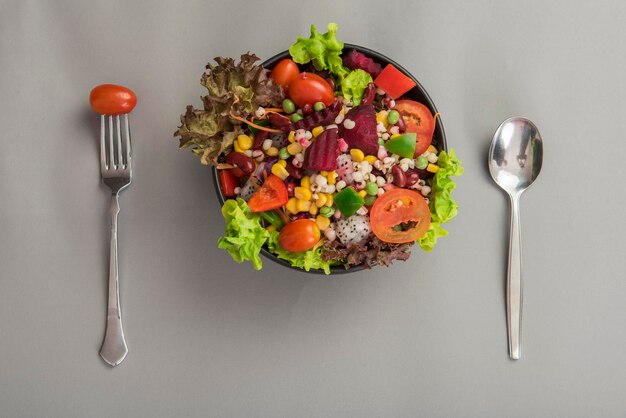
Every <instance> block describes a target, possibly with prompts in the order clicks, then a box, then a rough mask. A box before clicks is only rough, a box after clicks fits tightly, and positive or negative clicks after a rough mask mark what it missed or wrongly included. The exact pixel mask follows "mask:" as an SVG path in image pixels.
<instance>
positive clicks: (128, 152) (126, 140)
mask: <svg viewBox="0 0 626 418" xmlns="http://www.w3.org/2000/svg"><path fill="white" fill-rule="evenodd" d="M124 128H125V129H124V131H125V134H126V135H124V136H125V138H124V146H125V148H126V168H128V169H130V168H131V162H132V158H131V155H132V153H131V149H130V125H129V122H128V113H126V114H125V115H124Z"/></svg>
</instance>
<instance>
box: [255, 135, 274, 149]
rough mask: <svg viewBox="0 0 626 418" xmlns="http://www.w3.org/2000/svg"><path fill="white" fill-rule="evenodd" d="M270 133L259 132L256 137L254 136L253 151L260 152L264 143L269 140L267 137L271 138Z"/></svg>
mask: <svg viewBox="0 0 626 418" xmlns="http://www.w3.org/2000/svg"><path fill="white" fill-rule="evenodd" d="M269 134H270V133H269V132H267V131H258V132H257V133H256V134H255V135H254V142H253V143H252V149H254V150H260V149H261V147H262V146H263V141H265V140H266V139H267V137H268V136H269Z"/></svg>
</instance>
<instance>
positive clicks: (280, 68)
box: [270, 58, 300, 89]
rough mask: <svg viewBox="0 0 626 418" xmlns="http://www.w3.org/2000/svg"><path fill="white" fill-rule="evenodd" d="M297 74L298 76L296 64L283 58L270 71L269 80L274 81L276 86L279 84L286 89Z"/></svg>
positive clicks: (298, 70)
mask: <svg viewBox="0 0 626 418" xmlns="http://www.w3.org/2000/svg"><path fill="white" fill-rule="evenodd" d="M298 74H300V69H299V68H298V64H296V63H295V62H293V60H291V59H289V58H285V59H284V60H282V61H280V62H279V63H278V64H276V66H275V67H274V68H273V69H272V71H271V72H270V78H271V79H272V80H274V81H275V82H276V84H280V85H281V86H283V87H284V88H285V89H287V88H288V87H289V85H290V84H291V82H292V81H293V80H295V79H296V77H298Z"/></svg>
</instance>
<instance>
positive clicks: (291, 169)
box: [285, 161, 304, 180]
mask: <svg viewBox="0 0 626 418" xmlns="http://www.w3.org/2000/svg"><path fill="white" fill-rule="evenodd" d="M285 168H286V169H287V172H288V173H289V175H290V176H291V177H293V178H294V179H296V180H300V179H301V178H302V176H303V173H304V172H303V171H302V169H301V168H298V167H296V166H294V165H293V163H292V162H291V161H288V162H287V166H286V167H285Z"/></svg>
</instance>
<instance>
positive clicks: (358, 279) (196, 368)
mask: <svg viewBox="0 0 626 418" xmlns="http://www.w3.org/2000/svg"><path fill="white" fill-rule="evenodd" d="M625 14H626V3H624V2H623V1H617V0H616V1H603V2H591V1H588V2H582V1H581V2H570V1H550V2H546V1H502V2H496V1H490V0H481V1H472V2H461V1H456V2H453V1H431V2H426V1H419V2H408V1H385V2H375V1H369V2H332V1H316V2H311V1H308V2H296V1H268V2H258V3H253V2H249V3H247V2H244V1H231V2H223V1H208V2H207V1H196V2H158V3H157V2H149V1H145V2H139V1H107V2H81V1H75V2H69V1H60V2H54V3H53V2H46V1H20V2H18V1H7V0H5V1H2V2H0V96H1V99H0V126H1V127H2V133H1V134H0V136H1V137H2V140H1V141H0V192H1V194H0V196H1V197H0V271H1V273H0V275H1V276H0V277H1V281H0V416H3V417H44V416H45V417H109V416H120V417H173V416H177V417H196V416H197V417H200V416H202V417H206V416H210V417H416V416H424V417H611V416H615V417H617V416H624V414H626V397H625V396H624V392H625V389H626V362H625V361H624V359H623V352H624V346H625V345H626V327H625V326H624V322H625V320H626V307H625V306H624V301H625V300H626V280H625V273H626V272H625V268H624V256H623V245H622V243H623V237H624V233H625V232H626V231H625V228H624V226H625V225H626V223H625V222H624V218H623V216H624V215H623V213H624V210H623V208H624V206H626V197H625V195H624V193H623V192H622V190H623V186H622V185H621V184H620V179H621V178H622V177H623V174H624V169H623V167H624V155H625V154H626V141H625V140H624V131H625V129H624V128H625V124H624V120H625V117H624V112H625V111H626V71H625V67H626V55H625V54H624V44H625V43H626V30H625V29H624V25H623V22H624V20H623V19H624V16H625ZM329 21H336V22H338V23H339V37H340V39H341V40H343V41H346V42H350V43H354V44H359V45H364V46H368V47H370V48H372V49H375V50H378V51H380V52H382V53H383V54H385V55H388V56H390V57H393V58H394V59H396V60H397V61H399V62H401V63H402V64H403V65H404V66H405V67H406V68H408V69H409V70H410V71H411V72H413V73H414V74H415V75H416V76H417V77H418V78H419V79H420V80H421V81H422V83H423V85H424V86H425V87H426V89H427V90H428V91H429V93H430V94H431V96H432V97H433V99H434V100H435V102H436V104H437V106H438V108H439V110H440V111H441V113H442V117H443V121H444V125H445V129H446V131H447V134H448V141H449V144H450V146H452V147H454V148H455V149H456V150H457V153H458V155H459V156H460V157H461V159H462V160H463V162H464V165H465V168H466V172H465V174H464V175H463V176H462V177H461V178H460V179H459V181H458V188H457V190H456V191H455V192H454V196H456V198H457V199H458V201H459V203H460V206H461V210H460V214H459V216H458V218H456V219H455V220H454V221H453V222H452V223H451V224H450V225H449V230H450V235H449V237H447V238H445V239H443V240H441V242H440V243H439V244H438V246H437V248H436V250H435V251H434V252H432V253H428V254H426V253H421V252H419V251H417V252H416V253H415V254H414V255H413V257H412V258H411V259H410V260H409V261H407V262H406V263H397V264H395V265H393V266H392V267H391V268H389V269H387V270H383V269H376V270H373V271H365V272H362V273H358V274H353V275H343V276H338V277H329V278H327V277H320V276H312V275H308V274H305V273H294V272H292V271H289V270H287V269H285V268H283V267H281V266H278V265H272V264H271V263H270V262H266V263H265V267H264V268H263V270H262V271H261V272H255V271H254V270H253V269H252V268H251V266H250V265H249V264H242V265H238V264H235V263H234V262H232V261H231V260H230V259H229V257H228V256H227V255H226V254H225V253H224V252H222V251H221V250H219V249H218V248H217V243H216V241H217V237H218V236H219V235H220V234H221V232H222V229H223V221H222V219H221V218H220V217H219V206H218V203H217V200H216V197H215V195H214V192H213V189H212V183H211V177H210V175H209V171H208V170H207V169H206V168H205V167H203V166H201V165H200V164H199V163H198V162H197V160H196V159H195V158H194V157H193V156H192V155H191V153H189V152H187V151H180V150H178V147H177V142H176V140H175V139H173V137H172V133H173V132H174V130H175V129H176V127H177V125H178V118H179V114H180V113H181V112H182V111H183V110H184V108H185V105H187V104H188V103H195V104H199V96H200V95H201V94H203V92H202V87H201V86H200V85H199V82H198V81H199V77H200V75H201V73H202V72H203V70H204V65H205V64H206V62H208V61H209V60H210V59H212V58H213V57H215V56H218V55H227V56H238V55H239V54H240V53H242V52H245V51H248V50H250V51H253V52H255V53H256V54H257V55H259V56H260V57H263V58H267V57H270V56H271V55H273V54H275V53H277V52H279V51H281V50H283V49H286V47H287V46H288V45H290V44H291V43H292V42H293V41H294V40H295V37H296V36H298V35H307V33H308V30H309V24H310V23H315V24H317V26H318V27H320V28H324V27H325V25H326V23H327V22H329ZM104 82H114V83H119V84H123V85H127V86H130V87H131V88H133V89H134V90H135V91H136V93H137V95H138V97H139V104H138V106H137V108H136V109H135V111H134V112H133V114H132V117H131V119H132V132H133V139H134V151H135V163H136V166H135V168H136V170H135V178H134V181H133V184H132V186H131V188H130V189H129V190H128V191H127V192H125V193H124V194H123V195H122V200H121V206H122V212H121V215H120V237H119V238H120V244H119V246H120V251H121V260H120V273H121V290H122V296H121V297H122V308H123V315H124V321H125V328H126V333H127V339H128V344H129V349H130V353H129V355H128V357H127V359H126V360H125V361H124V362H123V363H122V365H120V366H119V367H117V368H111V367H108V366H107V365H106V364H104V363H103V362H102V360H101V359H100V358H99V356H98V349H99V346H100V343H101V341H102V337H103V332H104V317H105V312H106V308H105V303H106V278H107V273H106V271H107V266H108V258H107V257H108V241H107V240H108V232H107V225H108V220H107V210H108V199H109V197H108V194H107V193H106V191H105V189H104V188H102V187H101V186H100V185H99V171H98V148H97V136H98V118H97V116H96V115H95V114H93V113H92V112H91V111H90V109H89V107H88V104H87V96H88V93H89V91H90V89H91V88H92V87H93V86H94V85H97V84H100V83H104ZM513 115H523V116H527V117H529V118H530V119H532V120H533V121H535V122H536V124H537V125H538V127H539V129H540V131H541V134H542V136H543V138H544V141H545V158H544V168H543V171H542V173H541V176H540V178H539V180H538V182H537V183H536V184H535V185H533V187H532V188H531V189H530V190H529V191H528V192H527V193H526V194H525V195H524V197H523V199H522V227H523V249H524V270H523V271H524V280H525V283H524V290H525V295H524V296H525V300H524V303H525V305H524V308H525V309H524V326H523V354H522V359H521V360H520V361H518V362H513V361H510V360H509V359H508V356H507V346H506V341H507V340H506V323H505V311H504V286H505V261H506V246H507V238H506V237H507V228H508V213H507V211H508V209H507V205H508V201H507V199H506V197H505V195H504V194H503V193H501V192H500V191H499V190H498V189H496V187H495V185H494V184H493V183H492V181H491V179H490V178H489V176H488V172H487V170H486V155H487V149H488V145H489V142H490V139H491V136H492V134H493V132H494V130H495V128H496V127H497V126H498V124H499V123H500V122H501V121H502V120H504V119H505V118H507V117H509V116H513Z"/></svg>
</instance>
